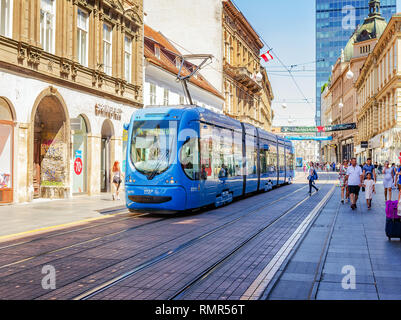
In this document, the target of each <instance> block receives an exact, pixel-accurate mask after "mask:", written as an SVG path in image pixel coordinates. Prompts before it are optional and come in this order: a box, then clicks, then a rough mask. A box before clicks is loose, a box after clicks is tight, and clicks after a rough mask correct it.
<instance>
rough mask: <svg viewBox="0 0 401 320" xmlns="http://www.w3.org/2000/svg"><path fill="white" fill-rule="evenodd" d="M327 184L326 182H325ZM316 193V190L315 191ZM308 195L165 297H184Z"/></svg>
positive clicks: (305, 199) (178, 298)
mask: <svg viewBox="0 0 401 320" xmlns="http://www.w3.org/2000/svg"><path fill="white" fill-rule="evenodd" d="M326 184H327V183H326ZM315 194H316V192H315ZM309 199H310V196H307V197H305V198H304V199H302V200H300V201H299V202H297V203H296V204H295V205H294V206H292V207H291V208H289V209H288V210H286V211H285V212H284V213H283V214H282V215H280V216H278V217H276V218H275V219H273V220H272V221H270V222H269V223H268V224H267V225H265V226H263V227H261V228H259V229H258V230H257V231H255V232H254V233H253V234H252V235H251V236H250V237H248V238H247V239H245V240H244V241H242V242H241V243H240V244H239V245H237V246H236V247H235V248H234V249H232V250H231V251H230V252H229V253H227V254H226V255H225V256H224V257H222V258H220V259H219V260H218V261H216V262H215V263H213V264H212V265H211V266H210V267H208V268H206V269H205V270H204V271H202V272H201V273H199V274H198V275H196V276H195V277H194V278H193V279H192V280H190V281H189V282H187V283H186V284H185V285H184V286H182V287H181V289H179V290H177V292H176V293H174V294H173V295H172V296H170V297H169V298H167V300H180V299H181V298H182V297H184V296H185V295H186V294H187V293H188V292H190V291H191V290H193V289H194V288H195V287H197V286H199V285H200V284H201V283H202V282H203V281H205V280H206V279H207V278H208V277H210V276H211V275H212V274H214V273H215V272H216V271H217V270H219V269H220V267H222V266H223V265H224V264H225V263H226V262H228V261H230V260H231V259H233V258H234V256H235V255H236V254H237V253H239V252H240V251H241V250H242V249H244V248H245V247H246V246H247V245H248V244H249V243H250V242H251V241H252V240H254V239H255V238H257V237H258V236H259V235H261V234H262V233H263V232H265V231H267V230H269V229H270V228H272V227H274V226H275V225H276V224H277V223H278V222H280V221H281V220H283V219H284V218H286V217H287V216H288V215H289V214H290V213H292V212H293V211H294V210H296V209H297V208H298V207H299V206H301V205H302V204H303V203H305V202H306V201H308V200H309Z"/></svg>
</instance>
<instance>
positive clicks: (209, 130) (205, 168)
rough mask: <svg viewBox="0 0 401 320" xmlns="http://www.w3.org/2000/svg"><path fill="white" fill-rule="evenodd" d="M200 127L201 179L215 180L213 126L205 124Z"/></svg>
mask: <svg viewBox="0 0 401 320" xmlns="http://www.w3.org/2000/svg"><path fill="white" fill-rule="evenodd" d="M200 126H201V128H200V133H201V140H200V149H201V179H202V180H208V179H214V173H213V170H212V158H213V157H212V152H213V126H211V125H207V124H205V123H201V124H200Z"/></svg>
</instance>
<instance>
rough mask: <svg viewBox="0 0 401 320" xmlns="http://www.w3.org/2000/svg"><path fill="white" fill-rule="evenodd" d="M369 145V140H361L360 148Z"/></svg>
mask: <svg viewBox="0 0 401 320" xmlns="http://www.w3.org/2000/svg"><path fill="white" fill-rule="evenodd" d="M368 147H369V142H368V141H361V148H362V149H366V148H368Z"/></svg>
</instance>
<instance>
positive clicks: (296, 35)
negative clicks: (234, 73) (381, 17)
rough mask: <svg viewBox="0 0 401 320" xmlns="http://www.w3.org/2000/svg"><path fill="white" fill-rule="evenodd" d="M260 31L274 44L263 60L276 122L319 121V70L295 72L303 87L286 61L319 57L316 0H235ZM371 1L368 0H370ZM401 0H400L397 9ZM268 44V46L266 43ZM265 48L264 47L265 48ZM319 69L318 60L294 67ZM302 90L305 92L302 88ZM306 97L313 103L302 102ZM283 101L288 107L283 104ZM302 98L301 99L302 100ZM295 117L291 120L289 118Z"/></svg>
mask: <svg viewBox="0 0 401 320" xmlns="http://www.w3.org/2000/svg"><path fill="white" fill-rule="evenodd" d="M232 1H233V2H234V3H235V4H236V5H237V6H238V7H239V9H240V10H241V11H242V13H243V14H244V15H245V17H246V18H247V20H248V21H249V22H250V23H251V25H252V26H253V28H254V29H255V30H256V31H257V32H258V33H259V35H260V36H261V37H262V38H263V39H264V40H265V41H266V42H267V44H268V45H269V46H270V47H271V48H273V56H274V59H273V61H269V62H267V63H263V65H264V66H265V67H266V69H267V72H268V76H269V79H270V82H271V85H272V88H273V94H274V100H273V110H274V113H275V117H274V121H273V125H274V126H283V125H284V126H288V125H306V126H313V125H315V121H314V116H315V99H316V98H315V73H314V71H310V72H302V74H298V75H297V72H293V74H294V75H295V80H296V82H297V83H298V86H299V88H300V90H299V89H298V88H297V86H296V85H295V83H294V82H293V80H292V79H291V78H290V77H289V74H288V73H285V72H277V71H278V70H281V71H282V70H283V68H282V67H281V64H280V62H279V61H278V59H277V58H276V56H277V57H278V58H279V59H280V60H281V61H282V62H283V63H284V65H287V66H290V65H296V64H304V63H308V62H313V61H315V60H316V59H315V0H279V1H277V0H232ZM366 1H368V0H366ZM399 11H401V0H397V12H399ZM265 48H266V47H265ZM263 50H264V49H263ZM303 68H305V70H315V65H314V63H312V64H304V65H302V66H299V67H297V68H295V69H293V70H302V69H303ZM300 91H301V92H300ZM304 98H306V99H308V100H310V101H311V103H302V102H301V101H302V100H303V99H304ZM283 102H284V103H285V104H286V105H287V108H285V109H284V108H283V107H282V104H283ZM300 102H301V103H300ZM289 118H291V119H292V120H290V122H288V119H289Z"/></svg>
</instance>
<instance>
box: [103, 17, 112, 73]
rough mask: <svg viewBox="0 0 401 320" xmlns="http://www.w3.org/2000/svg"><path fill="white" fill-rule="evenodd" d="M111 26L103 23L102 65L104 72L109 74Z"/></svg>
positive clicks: (110, 70) (110, 69)
mask: <svg viewBox="0 0 401 320" xmlns="http://www.w3.org/2000/svg"><path fill="white" fill-rule="evenodd" d="M111 32H112V28H111V26H109V25H108V24H106V23H104V24H103V66H104V72H105V73H106V74H108V75H109V76H111V74H112V71H113V68H112V65H111V63H112V51H111V49H112V48H111V41H112V34H111Z"/></svg>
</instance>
